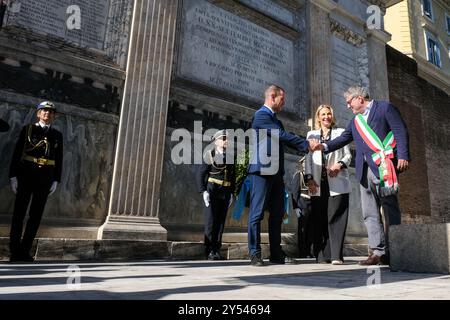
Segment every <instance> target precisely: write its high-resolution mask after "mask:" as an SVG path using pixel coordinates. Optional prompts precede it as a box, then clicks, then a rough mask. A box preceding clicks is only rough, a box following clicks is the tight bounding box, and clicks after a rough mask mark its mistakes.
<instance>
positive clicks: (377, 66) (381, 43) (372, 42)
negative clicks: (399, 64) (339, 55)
mask: <svg viewBox="0 0 450 320" xmlns="http://www.w3.org/2000/svg"><path fill="white" fill-rule="evenodd" d="M390 40H391V35H390V34H389V33H387V32H386V31H383V30H376V29H374V30H367V52H368V56H369V81H370V95H371V98H374V99H378V100H389V85H388V74H387V61H386V43H387V42H389V41H390Z"/></svg>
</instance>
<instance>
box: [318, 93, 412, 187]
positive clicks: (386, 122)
mask: <svg viewBox="0 0 450 320" xmlns="http://www.w3.org/2000/svg"><path fill="white" fill-rule="evenodd" d="M367 123H368V124H369V126H370V127H371V128H372V130H373V131H374V132H375V133H376V134H377V135H378V137H379V138H380V139H381V141H383V140H384V138H385V137H386V135H387V134H388V133H389V132H390V131H392V133H393V134H394V138H395V139H396V140H397V147H396V148H395V150H394V152H395V159H394V164H395V163H396V159H403V160H408V161H409V160H410V156H409V137H408V130H407V128H406V125H405V123H404V121H403V119H402V117H401V115H400V112H399V111H398V109H397V108H396V107H395V106H394V105H392V104H391V103H389V102H387V101H375V100H374V102H373V105H372V108H371V109H370V113H369V118H368V119H367ZM352 141H355V145H356V159H355V168H356V176H357V178H358V180H359V181H360V182H362V181H363V180H362V178H363V169H364V162H367V164H368V165H369V167H370V169H371V170H372V172H373V173H374V174H375V175H376V176H377V177H378V178H379V173H378V166H377V165H376V164H375V163H374V162H373V160H372V154H373V151H372V149H370V148H369V147H368V146H367V144H366V143H365V142H364V140H363V139H362V137H361V136H360V134H359V132H358V130H357V129H356V127H355V121H354V118H353V119H352V120H351V121H350V123H349V124H348V126H347V128H346V129H345V131H344V132H343V133H342V134H341V136H340V137H338V138H336V139H334V140H332V141H329V142H327V143H326V144H327V146H328V151H329V152H331V151H334V150H337V149H339V148H342V147H343V146H345V145H347V144H349V143H350V142H352Z"/></svg>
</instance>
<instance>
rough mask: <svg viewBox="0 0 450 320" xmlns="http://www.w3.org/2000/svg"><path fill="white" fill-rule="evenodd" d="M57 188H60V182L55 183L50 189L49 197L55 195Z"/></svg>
mask: <svg viewBox="0 0 450 320" xmlns="http://www.w3.org/2000/svg"><path fill="white" fill-rule="evenodd" d="M57 186H58V182H57V181H53V184H52V186H51V187H50V192H49V194H48V195H49V196H51V195H52V194H53V192H55V190H56V187H57Z"/></svg>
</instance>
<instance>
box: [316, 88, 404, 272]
mask: <svg viewBox="0 0 450 320" xmlns="http://www.w3.org/2000/svg"><path fill="white" fill-rule="evenodd" d="M344 96H345V99H346V102H347V106H348V108H349V109H351V110H352V111H353V113H354V114H355V117H354V118H353V119H352V121H350V123H349V124H348V126H347V128H346V130H345V131H344V132H343V133H342V134H341V136H340V137H338V138H336V139H334V140H332V141H329V142H327V143H325V144H322V145H317V147H316V148H321V149H325V151H326V152H327V151H329V152H331V151H334V150H337V149H339V148H342V147H343V146H345V145H347V144H349V143H350V142H352V141H354V142H355V146H356V160H355V167H356V176H357V178H358V180H359V181H360V190H361V203H362V213H363V217H364V223H365V225H366V228H367V233H368V240H369V247H370V249H371V252H372V253H371V255H370V256H369V257H368V258H367V259H366V260H364V261H361V262H360V264H361V265H376V264H380V263H384V264H389V252H388V243H389V241H388V229H389V225H395V224H400V222H401V215H400V209H399V205H398V200H397V191H398V182H397V172H403V171H405V170H407V169H408V165H409V161H410V156H409V137H408V131H407V128H406V125H405V123H404V121H403V119H402V117H401V115H400V113H399V111H398V110H397V108H396V107H395V106H394V105H392V104H391V103H389V102H385V101H376V100H371V99H370V97H369V93H368V91H367V90H366V89H365V88H362V87H350V88H349V89H348V90H347V91H346V92H345V94H344ZM391 132H392V133H391ZM392 134H393V139H391V140H390V141H388V140H389V137H392ZM394 139H395V140H394ZM381 207H382V208H383V213H384V218H385V226H384V227H383V221H382V219H381V214H380V212H381V211H380V209H381ZM385 231H386V232H385Z"/></svg>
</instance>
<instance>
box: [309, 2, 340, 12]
mask: <svg viewBox="0 0 450 320" xmlns="http://www.w3.org/2000/svg"><path fill="white" fill-rule="evenodd" d="M311 4H314V5H316V6H317V7H319V8H321V9H322V10H324V11H326V12H331V11H333V10H334V9H336V7H337V3H336V2H334V1H333V0H311Z"/></svg>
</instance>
